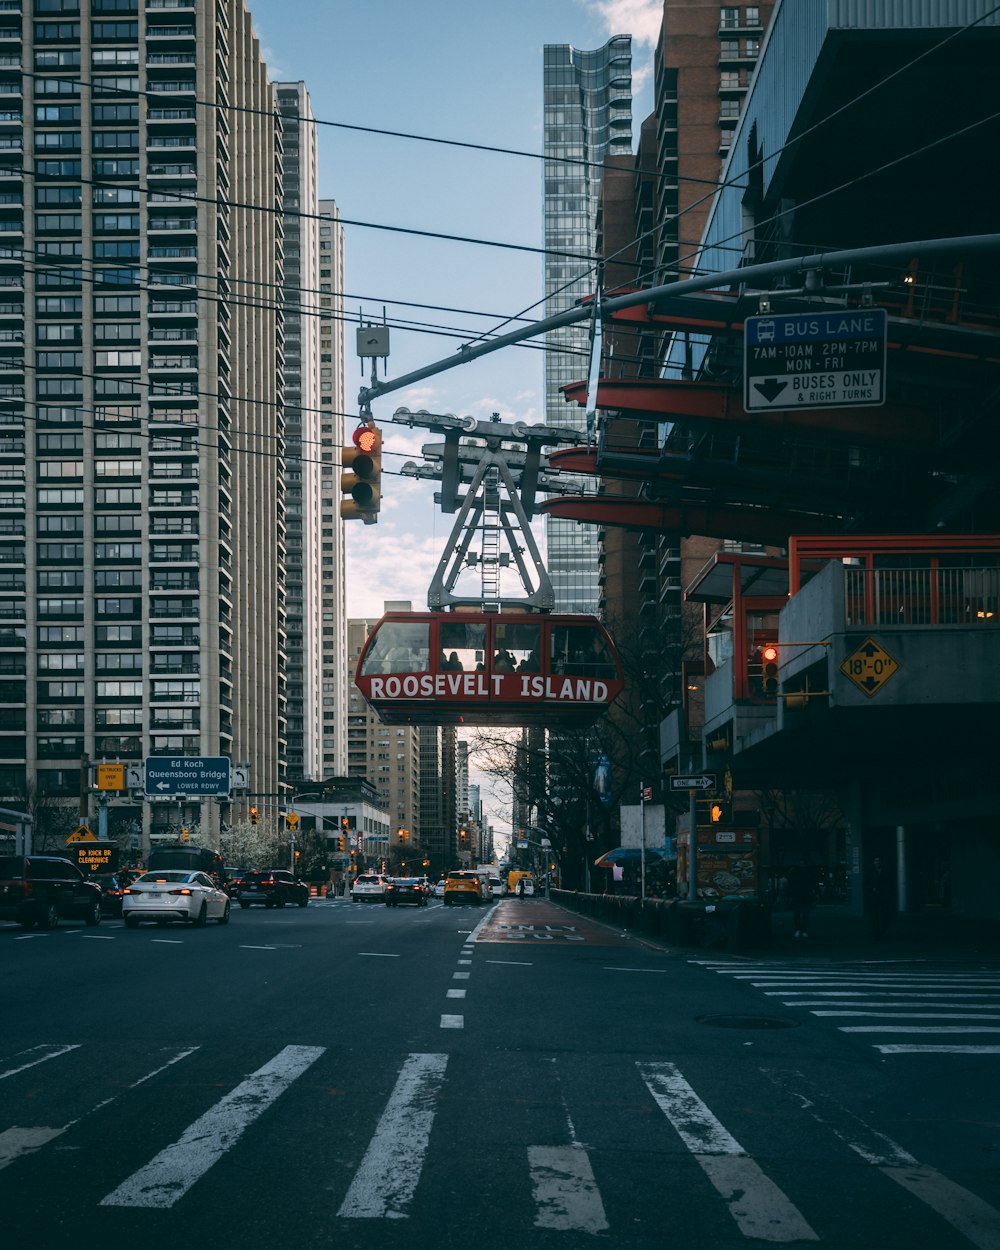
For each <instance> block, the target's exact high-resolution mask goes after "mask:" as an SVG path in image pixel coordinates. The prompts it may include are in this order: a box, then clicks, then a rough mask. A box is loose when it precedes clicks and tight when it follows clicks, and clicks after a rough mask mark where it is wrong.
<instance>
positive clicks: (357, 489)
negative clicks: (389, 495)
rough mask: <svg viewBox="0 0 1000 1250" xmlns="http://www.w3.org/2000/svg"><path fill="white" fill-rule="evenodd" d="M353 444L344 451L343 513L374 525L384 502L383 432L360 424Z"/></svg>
mask: <svg viewBox="0 0 1000 1250" xmlns="http://www.w3.org/2000/svg"><path fill="white" fill-rule="evenodd" d="M351 441H352V443H353V446H351V447H345V448H343V450H342V452H341V466H342V469H343V472H342V473H341V475H340V490H341V493H342V494H343V495H344V496H346V498H344V499H342V500H341V501H340V515H341V517H343V519H344V520H345V521H356V520H358V519H360V520H362V521H364V523H365V524H366V525H374V524H375V523H376V520H377V518H378V512H379V509H380V508H381V506H382V434H381V432H380V431H379V430H377V429H376V428H375V426H373V425H367V424H365V425H359V426H358V428H357V429H356V430H355V431H354V434H353V435H352V438H351Z"/></svg>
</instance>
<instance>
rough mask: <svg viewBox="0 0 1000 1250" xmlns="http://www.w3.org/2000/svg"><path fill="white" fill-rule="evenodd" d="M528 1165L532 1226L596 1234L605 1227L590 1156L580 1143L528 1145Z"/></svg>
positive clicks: (606, 1224) (605, 1217)
mask: <svg viewBox="0 0 1000 1250" xmlns="http://www.w3.org/2000/svg"><path fill="white" fill-rule="evenodd" d="M528 1165H529V1167H530V1169H531V1187H532V1191H533V1193H534V1198H535V1205H536V1207H537V1212H536V1215H535V1227H536V1228H558V1229H562V1230H563V1231H569V1230H574V1231H576V1232H581V1233H600V1232H604V1231H605V1230H606V1229H607V1228H608V1227H609V1225H608V1220H607V1216H606V1215H605V1213H604V1204H603V1203H602V1202H601V1195H600V1192H599V1191H598V1188H597V1182H596V1180H595V1179H594V1170H593V1168H592V1167H591V1166H590V1157H589V1155H588V1154H587V1152H586V1150H585V1149H584V1148H583V1147H582V1146H579V1145H576V1144H574V1145H572V1146H529V1147H528Z"/></svg>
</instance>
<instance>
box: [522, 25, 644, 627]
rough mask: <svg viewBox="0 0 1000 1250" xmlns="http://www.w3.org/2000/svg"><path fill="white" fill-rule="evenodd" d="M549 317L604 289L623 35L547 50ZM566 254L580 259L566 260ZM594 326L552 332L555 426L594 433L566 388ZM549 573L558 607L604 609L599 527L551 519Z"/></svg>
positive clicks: (627, 138)
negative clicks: (607, 176) (600, 214)
mask: <svg viewBox="0 0 1000 1250" xmlns="http://www.w3.org/2000/svg"><path fill="white" fill-rule="evenodd" d="M544 88H545V118H544V127H545V129H544V144H543V151H544V157H545V161H544V170H545V173H544V177H545V192H544V195H545V199H544V223H545V224H544V230H545V248H546V257H545V315H546V316H552V315H553V314H555V313H559V312H562V311H563V310H564V309H567V308H571V307H573V305H574V304H576V302H577V301H578V300H579V299H581V298H582V297H584V296H587V295H590V294H592V293H593V290H594V281H595V278H594V270H593V266H592V265H591V264H590V263H588V261H587V260H586V259H584V260H576V259H573V258H572V257H573V256H581V257H592V256H593V255H594V252H595V239H596V218H597V205H598V197H599V192H600V185H601V174H602V165H603V162H604V159H605V157H607V156H621V155H625V156H628V155H630V154H631V151H632V38H631V36H630V35H615V36H614V38H612V39H609V40H608V42H607V43H606V44H605V45H604V47H603V48H598V49H596V50H595V51H593V52H581V51H580V50H579V49H577V48H573V47H571V46H570V45H569V44H547V45H546V47H545V54H544ZM560 253H570V254H571V255H565V254H560ZM589 341H590V334H589V328H588V326H587V325H586V324H580V325H574V326H567V327H564V328H563V329H561V330H558V331H555V332H553V333H550V334H549V335H548V338H547V343H548V347H549V351H548V353H547V355H546V358H545V417H546V420H547V422H548V423H549V424H550V425H556V426H562V427H569V428H571V429H579V430H580V431H581V432H585V431H586V423H585V421H586V419H585V413H584V411H583V409H581V408H579V407H577V406H576V405H572V404H568V403H567V402H566V400H565V398H564V396H563V395H562V394H561V393H560V389H559V388H560V387H562V386H565V385H566V384H567V383H568V382H576V381H579V380H580V378H582V377H586V375H587V367H588V351H589ZM547 537H548V568H549V574H550V576H551V578H552V584H553V587H554V590H555V597H556V610H557V611H560V612H596V610H597V599H598V586H597V571H598V569H597V549H598V540H597V528H596V527H595V526H581V525H578V524H577V523H576V522H575V521H564V520H560V519H558V518H556V517H549V518H548V520H547Z"/></svg>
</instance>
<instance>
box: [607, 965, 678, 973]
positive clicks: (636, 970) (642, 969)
mask: <svg viewBox="0 0 1000 1250" xmlns="http://www.w3.org/2000/svg"><path fill="white" fill-rule="evenodd" d="M604 971H605V972H660V973H663V972H668V971H669V969H668V968H616V967H615V966H614V965H613V964H605V965H604Z"/></svg>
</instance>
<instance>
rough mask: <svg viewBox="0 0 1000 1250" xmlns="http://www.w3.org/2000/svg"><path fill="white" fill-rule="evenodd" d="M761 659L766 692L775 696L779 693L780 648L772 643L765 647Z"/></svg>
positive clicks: (770, 696) (762, 677)
mask: <svg viewBox="0 0 1000 1250" xmlns="http://www.w3.org/2000/svg"><path fill="white" fill-rule="evenodd" d="M760 660H761V680H762V684H763V690H764V694H765V695H766V696H767V697H768V698H774V697H775V696H776V695H777V693H778V648H777V647H775V646H773V645H771V644H769V645H768V646H766V647H764V649H763V650H762V651H761V653H760Z"/></svg>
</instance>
